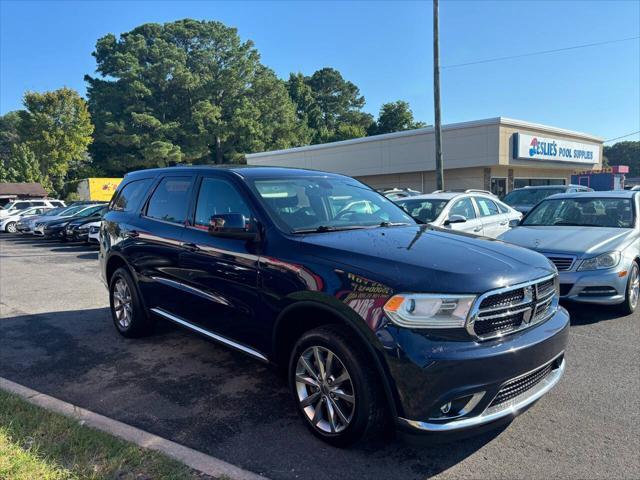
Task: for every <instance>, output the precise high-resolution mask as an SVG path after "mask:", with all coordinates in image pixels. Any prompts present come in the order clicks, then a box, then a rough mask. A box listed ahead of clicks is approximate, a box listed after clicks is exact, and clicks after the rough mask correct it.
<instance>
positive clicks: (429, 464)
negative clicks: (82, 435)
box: [0, 234, 640, 480]
mask: <svg viewBox="0 0 640 480" xmlns="http://www.w3.org/2000/svg"><path fill="white" fill-rule="evenodd" d="M568 307H569V308H570V312H571V315H572V327H571V340H570V346H569V349H568V351H567V353H566V359H567V370H566V374H565V377H564V378H563V380H562V381H561V382H560V384H559V385H558V386H557V387H556V388H555V389H554V390H552V391H551V392H550V393H549V394H548V395H547V396H546V397H544V398H543V399H542V400H541V401H540V402H538V403H537V404H536V405H535V406H534V407H533V408H531V409H530V410H529V411H528V412H526V413H525V414H524V415H522V416H520V417H518V418H517V419H516V420H515V421H514V422H513V423H512V424H511V425H509V426H508V427H507V428H506V429H503V430H501V431H497V432H492V433H489V434H485V435H482V436H480V437H476V438H472V439H468V440H464V441H458V442H455V443H450V444H441V445H421V444H415V443H414V442H410V441H408V440H407V439H403V438H397V439H395V440H391V441H380V442H377V443H375V444H366V445H361V446H359V447H357V448H353V449H350V450H337V449H333V448H331V447H329V446H326V445H324V444H323V443H321V442H320V441H318V440H316V439H315V438H313V437H312V436H311V435H310V434H309V433H308V432H307V431H306V429H305V427H304V425H303V424H302V422H301V421H300V420H299V419H298V418H297V417H296V414H295V411H294V409H293V404H292V403H291V400H290V398H289V394H288V391H287V390H286V388H285V385H284V383H283V380H282V379H281V377H280V376H279V375H278V374H277V373H276V372H274V371H272V370H270V369H269V368H267V367H265V366H263V365H262V364H259V363H257V362H255V361H254V360H252V359H250V358H248V357H245V356H242V355H241V354H238V353H235V352H232V351H230V350H228V349H226V348H224V347H222V346H219V345H217V344H214V343H210V342H208V341H206V340H204V339H201V338H200V337H197V336H195V335H193V334H191V333H188V332H186V331H183V330H180V329H178V328H176V327H173V326H170V325H167V324H164V323H162V324H160V325H159V328H158V332H157V333H156V334H155V335H154V336H152V337H149V338H145V339H142V340H128V339H124V338H122V337H120V336H119V335H118V334H117V333H116V331H115V329H114V327H113V325H112V323H111V319H110V316H109V312H108V309H107V292H106V289H105V288H104V287H103V285H102V283H101V282H100V279H99V275H98V264H97V251H96V249H95V248H92V247H88V246H84V245H65V244H61V243H59V242H56V241H46V240H42V239H36V238H33V237H20V236H10V235H7V234H3V235H1V236H0V376H3V377H5V378H8V379H9V380H12V381H14V382H18V383H21V384H23V385H26V386H28V387H30V388H33V389H36V390H39V391H41V392H44V393H47V394H49V395H52V396H54V397H57V398H60V399H62V400H65V401H67V402H71V403H74V404H76V405H79V406H81V407H84V408H86V409H89V410H93V411H95V412H98V413H100V414H103V415H107V416H109V417H112V418H115V419H117V420H120V421H123V422H126V423H129V424H131V425H134V426H136V427H139V428H142V429H144V430H147V431H149V432H152V433H155V434H157V435H161V436H163V437H165V438H168V439H170V440H173V441H176V442H179V443H182V444H184V445H187V446H190V447H192V448H195V449H198V450H200V451H203V452H205V453H209V454H211V455H214V456H216V457H218V458H221V459H223V460H225V461H227V462H231V463H234V464H236V465H238V466H240V467H242V468H245V469H248V470H251V471H254V472H256V473H260V474H263V475H265V476H268V477H270V478H272V479H294V478H305V479H309V480H312V479H324V480H327V479H334V478H335V479H338V478H339V479H356V478H357V479H361V478H380V479H422V478H427V477H430V476H436V477H437V478H509V479H511V478H524V477H526V478H608V479H609V478H640V315H638V313H636V314H635V315H633V316H629V317H625V318H618V317H617V316H616V314H615V313H614V312H612V311H610V310H607V309H602V308H594V307H575V306H568Z"/></svg>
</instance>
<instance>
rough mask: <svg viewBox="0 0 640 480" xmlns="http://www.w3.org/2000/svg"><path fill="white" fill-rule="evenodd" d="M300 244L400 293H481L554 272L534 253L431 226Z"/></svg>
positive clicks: (325, 236)
mask: <svg viewBox="0 0 640 480" xmlns="http://www.w3.org/2000/svg"><path fill="white" fill-rule="evenodd" d="M298 243H299V247H300V249H301V250H303V251H304V252H306V253H307V254H309V255H310V256H313V257H321V258H324V259H325V260H328V261H329V262H331V264H334V265H336V264H341V266H339V267H338V268H344V269H345V270H347V271H350V272H353V273H357V272H362V274H363V275H367V276H368V278H370V279H373V280H377V281H379V282H382V283H384V284H385V285H387V286H389V287H391V288H393V289H394V290H396V291H413V292H434V293H454V292H455V293H481V292H485V291H487V290H491V289H494V288H500V287H504V286H508V285H514V284H517V283H522V282H525V281H529V280H532V279H536V278H540V277H543V276H546V275H549V274H552V273H554V272H555V267H553V265H551V263H550V262H549V261H548V260H547V259H546V258H545V257H543V256H542V255H539V254H537V253H535V252H532V251H530V250H526V249H523V248H520V247H517V246H514V245H509V244H506V243H504V242H500V241H496V240H493V239H488V238H481V237H476V236H473V235H468V234H465V233H461V232H451V231H448V230H443V229H441V228H438V227H433V226H430V225H416V226H414V225H412V226H407V227H391V228H384V227H381V228H373V229H363V230H349V231H343V232H327V233H319V234H310V235H305V236H304V237H301V238H299V242H298Z"/></svg>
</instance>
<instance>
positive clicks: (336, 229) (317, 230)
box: [292, 225, 367, 233]
mask: <svg viewBox="0 0 640 480" xmlns="http://www.w3.org/2000/svg"><path fill="white" fill-rule="evenodd" d="M362 228H367V227H365V226H362V225H351V226H344V227H332V226H331V225H319V226H317V227H312V228H299V229H297V230H294V231H293V232H292V233H324V232H339V231H341V230H360V229H362Z"/></svg>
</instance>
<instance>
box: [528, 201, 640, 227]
mask: <svg viewBox="0 0 640 480" xmlns="http://www.w3.org/2000/svg"><path fill="white" fill-rule="evenodd" d="M634 221H635V220H634V212H633V205H632V203H631V200H630V199H628V198H562V199H557V200H555V199H552V200H545V201H544V202H542V203H541V204H540V205H538V206H537V207H535V208H534V209H533V210H531V212H530V213H529V215H527V216H526V217H525V219H524V220H523V222H522V225H529V226H535V225H571V226H579V227H613V228H632V227H633V225H634Z"/></svg>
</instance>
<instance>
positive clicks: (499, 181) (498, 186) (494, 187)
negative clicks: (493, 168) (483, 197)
mask: <svg viewBox="0 0 640 480" xmlns="http://www.w3.org/2000/svg"><path fill="white" fill-rule="evenodd" d="M491 193H493V194H494V195H495V196H497V197H498V198H502V197H504V196H505V195H506V194H507V179H506V178H504V177H492V178H491Z"/></svg>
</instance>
